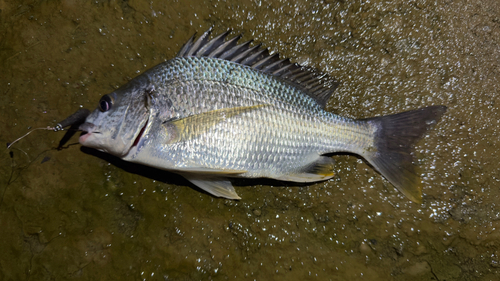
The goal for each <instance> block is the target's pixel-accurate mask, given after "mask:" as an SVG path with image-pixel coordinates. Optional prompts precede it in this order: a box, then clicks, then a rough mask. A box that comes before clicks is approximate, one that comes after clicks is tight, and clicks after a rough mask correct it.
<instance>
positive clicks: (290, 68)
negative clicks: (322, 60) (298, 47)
mask: <svg viewBox="0 0 500 281" xmlns="http://www.w3.org/2000/svg"><path fill="white" fill-rule="evenodd" d="M211 32H212V28H210V29H209V30H207V31H206V32H205V33H203V34H202V35H201V36H200V37H198V39H196V40H195V38H196V34H195V35H193V37H191V38H190V39H189V40H188V41H187V42H186V44H184V46H182V48H181V50H180V51H179V53H178V54H177V57H191V56H196V57H209V58H218V59H223V60H227V61H232V62H235V63H239V64H242V65H246V66H249V67H251V68H253V69H255V70H258V71H261V72H264V73H267V74H270V75H274V76H276V77H278V78H281V79H282V80H283V81H286V82H287V83H290V84H292V85H293V86H295V87H297V88H299V89H301V90H302V91H303V92H305V93H306V94H307V95H309V96H310V97H312V98H313V99H314V100H316V102H317V103H318V104H319V105H320V106H321V107H323V108H325V106H326V103H327V102H328V99H329V98H330V97H331V95H332V94H333V92H334V91H335V89H336V88H337V86H338V82H337V80H335V78H333V77H330V76H329V75H327V74H326V73H323V72H321V71H318V70H316V69H313V68H309V67H304V66H300V65H299V64H297V63H292V62H290V60H289V59H280V57H279V54H278V53H275V54H269V51H268V50H267V48H261V44H258V45H254V46H250V45H251V43H252V40H250V41H247V42H245V43H242V44H237V42H238V40H239V39H240V38H241V37H242V36H241V35H237V36H235V37H233V38H231V39H229V40H226V38H227V36H228V35H229V33H231V30H228V31H226V32H224V33H222V34H219V35H218V36H215V37H214V38H213V39H211V40H208V37H209V36H210V33H211Z"/></svg>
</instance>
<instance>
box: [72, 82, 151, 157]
mask: <svg viewBox="0 0 500 281" xmlns="http://www.w3.org/2000/svg"><path fill="white" fill-rule="evenodd" d="M153 91H154V87H153V86H152V85H151V84H150V82H149V79H148V78H147V76H145V75H141V76H139V77H136V78H135V79H133V80H131V81H130V82H129V83H127V84H125V85H124V86H122V87H120V88H119V89H117V90H116V91H114V92H112V93H109V94H106V95H104V96H102V97H101V99H100V100H99V103H98V106H97V108H96V109H95V110H94V111H93V112H92V113H91V114H90V115H89V116H88V117H87V119H85V123H83V124H82V125H80V127H79V129H80V130H82V131H83V132H84V134H82V135H81V136H80V139H79V141H80V144H82V145H83V146H87V147H91V148H95V149H97V150H100V151H103V152H106V153H109V154H112V155H115V156H118V157H124V156H126V155H127V154H128V153H129V151H130V149H131V148H132V147H133V146H135V145H137V143H138V142H139V140H140V139H141V137H142V135H143V133H144V130H145V128H146V125H147V123H148V119H149V107H150V106H149V103H150V102H151V94H152V92H153Z"/></svg>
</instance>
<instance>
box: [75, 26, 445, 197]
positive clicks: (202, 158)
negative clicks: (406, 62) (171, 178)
mask: <svg viewBox="0 0 500 281" xmlns="http://www.w3.org/2000/svg"><path fill="white" fill-rule="evenodd" d="M211 31H212V29H209V30H208V31H206V32H205V33H203V34H202V35H201V36H199V37H198V38H197V37H196V34H195V35H193V36H192V37H191V38H190V39H189V40H188V41H187V42H186V43H185V44H184V45H183V47H182V48H181V49H180V51H179V53H178V54H177V56H176V57H174V58H172V59H170V60H168V61H165V62H163V63H160V64H158V65H156V66H154V67H152V68H150V69H149V70H147V71H145V72H144V73H142V74H140V75H139V76H137V77H135V78H134V79H132V80H130V81H129V82H128V83H126V84H125V85H123V86H121V87H120V88H118V89H116V90H115V91H113V92H111V93H109V94H105V95H104V96H102V97H101V99H100V100H99V102H98V105H97V108H96V109H95V110H94V111H93V112H92V113H91V114H90V115H89V116H88V117H87V118H86V120H85V122H84V123H83V124H82V125H80V127H79V129H80V130H82V131H83V132H82V135H81V136H80V138H79V142H80V144H81V145H83V146H86V147H90V148H94V149H97V150H100V151H103V152H106V153H109V154H112V155H114V156H116V157H119V158H121V159H122V160H124V161H130V162H133V163H138V164H141V165H146V166H150V167H155V168H159V169H162V170H166V171H170V172H174V173H177V174H180V175H181V176H183V177H184V178H186V179H187V180H188V181H190V182H191V183H192V184H194V185H195V186H197V187H199V188H201V189H202V190H204V191H206V192H207V193H209V194H212V195H213V196H216V197H223V198H228V199H241V198H240V197H239V196H238V194H237V193H236V191H235V189H234V187H233V184H232V181H234V179H235V178H270V179H275V180H278V181H284V182H300V183H310V182H318V181H325V180H328V179H331V178H332V177H334V166H335V165H334V164H335V161H334V158H333V157H334V154H335V153H339V152H346V153H352V154H356V155H358V156H360V157H361V158H362V159H364V160H366V161H367V162H368V163H369V164H370V165H371V166H372V167H373V168H374V169H375V170H377V171H378V172H379V173H380V174H381V175H382V176H383V177H385V178H386V179H387V180H388V181H389V182H391V183H392V185H394V186H395V187H396V188H397V189H398V190H399V191H400V192H402V193H403V194H404V195H405V196H406V197H407V198H408V199H410V200H411V201H413V202H417V203H421V202H422V183H421V179H420V177H419V175H418V173H417V172H416V168H415V166H414V164H413V162H414V160H415V159H413V156H412V155H413V151H414V146H415V143H416V142H417V141H419V140H420V138H421V137H422V136H423V135H424V134H425V133H426V132H427V131H428V130H429V129H430V128H431V127H432V126H434V125H435V124H436V123H437V122H438V121H439V120H440V118H441V116H442V115H443V114H444V113H445V112H446V110H447V108H446V106H443V105H433V106H428V107H423V108H419V109H415V110H411V111H407V112H402V113H397V114H393V115H387V116H378V117H371V118H363V119H351V118H347V117H342V116H339V115H336V114H334V113H331V112H328V111H326V110H325V107H326V104H327V102H328V100H329V99H330V98H331V97H332V95H333V93H334V91H335V89H336V88H337V87H338V85H339V82H338V81H337V80H336V79H335V78H333V77H331V76H330V75H328V74H327V73H324V72H322V71H320V70H317V69H314V68H311V67H306V66H301V65H299V64H297V63H293V62H292V61H290V59H287V58H285V59H281V58H280V55H279V54H278V53H275V54H270V52H269V51H268V49H267V48H263V47H262V46H261V44H253V41H252V40H250V41H247V42H244V43H238V41H239V39H240V38H241V37H242V36H241V35H237V36H234V37H232V38H229V34H230V33H231V30H228V31H226V32H223V33H221V34H219V35H217V36H214V37H213V38H212V39H210V35H211Z"/></svg>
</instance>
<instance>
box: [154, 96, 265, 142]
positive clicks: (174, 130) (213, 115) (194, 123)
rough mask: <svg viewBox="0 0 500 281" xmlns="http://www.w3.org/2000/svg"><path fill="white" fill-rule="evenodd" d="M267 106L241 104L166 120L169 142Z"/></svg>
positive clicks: (165, 125)
mask: <svg viewBox="0 0 500 281" xmlns="http://www.w3.org/2000/svg"><path fill="white" fill-rule="evenodd" d="M263 106H266V105H265V104H260V105H254V106H241V107H233V108H223V109H217V110H212V111H208V112H204V113H200V114H196V115H191V116H188V117H185V118H181V119H177V120H172V121H168V122H165V123H164V124H163V126H164V127H165V129H166V130H167V134H168V135H169V136H170V138H169V140H168V143H176V142H181V141H186V140H189V139H192V138H196V137H198V136H200V135H201V134H203V133H206V132H207V131H208V130H210V129H211V128H213V127H215V126H216V125H217V124H219V123H221V122H224V121H225V120H226V119H228V118H231V117H234V116H237V115H240V114H242V113H245V112H249V111H252V110H255V109H258V108H261V107H263Z"/></svg>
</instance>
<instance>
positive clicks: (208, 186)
mask: <svg viewBox="0 0 500 281" xmlns="http://www.w3.org/2000/svg"><path fill="white" fill-rule="evenodd" d="M182 175H183V176H184V177H185V178H186V179H187V180H189V181H190V182H191V183H193V184H194V185H196V186H197V187H199V188H201V189H203V190H205V191H206V192H208V193H210V194H212V195H214V196H217V197H223V198H227V199H241V197H240V196H238V194H237V193H236V191H235V190H234V187H233V185H232V184H231V182H230V181H228V180H226V179H223V178H219V177H213V176H203V175H202V176H199V175H190V174H182Z"/></svg>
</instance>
